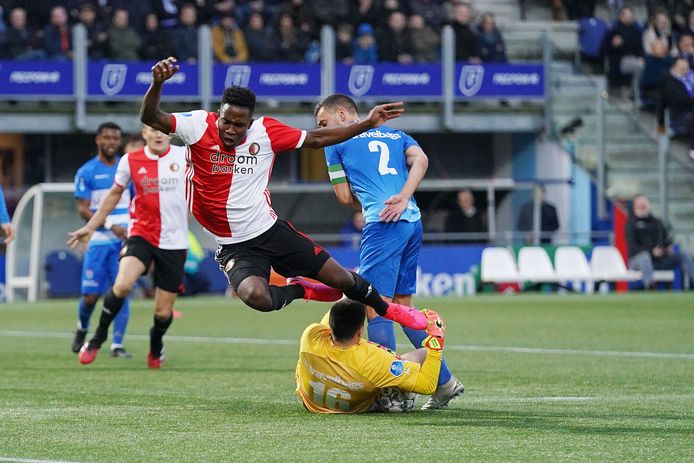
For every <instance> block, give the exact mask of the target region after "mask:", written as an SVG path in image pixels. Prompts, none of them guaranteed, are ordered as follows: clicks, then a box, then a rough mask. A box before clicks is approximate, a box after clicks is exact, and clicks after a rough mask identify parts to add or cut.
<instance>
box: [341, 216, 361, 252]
mask: <svg viewBox="0 0 694 463" xmlns="http://www.w3.org/2000/svg"><path fill="white" fill-rule="evenodd" d="M365 224H366V221H365V220H364V214H362V213H361V211H355V212H354V214H353V215H352V217H350V219H349V221H347V223H346V224H345V225H344V226H343V227H342V228H341V229H340V234H341V235H342V245H343V246H348V247H352V248H355V249H359V244H360V243H361V232H362V231H363V230H364V225H365Z"/></svg>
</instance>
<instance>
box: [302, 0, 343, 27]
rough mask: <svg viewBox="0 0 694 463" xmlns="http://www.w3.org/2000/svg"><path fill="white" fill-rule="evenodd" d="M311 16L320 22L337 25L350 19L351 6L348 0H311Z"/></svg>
mask: <svg viewBox="0 0 694 463" xmlns="http://www.w3.org/2000/svg"><path fill="white" fill-rule="evenodd" d="M309 4H310V6H311V16H312V17H313V18H314V20H315V21H316V22H318V23H319V24H330V25H332V26H335V25H337V24H339V23H341V22H343V21H347V20H348V19H349V13H350V8H349V4H350V2H348V1H347V0H311V1H310V2H309Z"/></svg>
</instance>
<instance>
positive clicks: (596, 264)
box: [590, 246, 641, 282]
mask: <svg viewBox="0 0 694 463" xmlns="http://www.w3.org/2000/svg"><path fill="white" fill-rule="evenodd" d="M590 268H591V270H592V272H593V277H594V278H595V280H596V281H608V282H612V281H636V280H639V279H641V272H636V271H634V270H627V266H626V265H625V264H624V259H622V255H621V254H620V253H619V250H618V249H617V248H615V247H614V246H596V247H595V248H593V255H592V256H591V258H590Z"/></svg>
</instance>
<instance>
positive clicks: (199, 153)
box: [171, 111, 306, 244]
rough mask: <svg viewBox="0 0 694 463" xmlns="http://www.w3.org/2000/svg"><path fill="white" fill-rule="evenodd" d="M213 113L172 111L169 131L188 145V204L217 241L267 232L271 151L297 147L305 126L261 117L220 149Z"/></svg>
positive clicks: (272, 218) (235, 240)
mask: <svg viewBox="0 0 694 463" xmlns="http://www.w3.org/2000/svg"><path fill="white" fill-rule="evenodd" d="M218 118H219V115H218V114H217V113H208V112H206V111H192V112H189V113H176V114H173V118H172V126H173V127H172V130H171V132H172V133H175V134H176V135H178V136H180V137H181V138H182V139H183V141H184V142H185V143H186V144H187V145H189V152H188V159H187V161H188V163H187V167H186V178H187V184H186V188H187V190H186V197H187V199H188V206H189V207H190V210H191V211H192V213H193V215H194V216H195V218H196V219H197V220H198V222H200V224H201V225H202V226H203V227H205V228H206V229H207V230H208V231H209V232H211V233H212V234H213V235H214V236H215V238H216V240H217V243H219V244H231V243H240V242H242V241H247V240H250V239H251V238H255V237H256V236H258V235H260V234H262V233H263V232H265V231H267V230H268V229H269V228H270V227H272V225H273V224H274V223H275V221H276V220H277V214H275V211H274V210H272V205H271V202H270V192H269V191H268V189H267V185H268V182H269V180H270V175H271V174H272V166H273V164H274V162H275V155H276V153H279V152H282V151H288V150H292V149H295V148H300V147H301V145H302V144H303V143H304V139H305V138H306V131H305V130H300V129H296V128H293V127H289V126H287V125H284V124H282V123H281V122H279V121H277V120H275V119H272V118H269V117H261V118H258V119H256V120H254V121H253V123H252V124H251V127H250V128H249V129H248V132H247V133H246V138H245V139H244V140H243V141H242V142H241V144H239V145H238V146H237V147H236V148H235V149H233V150H229V151H227V150H225V149H224V147H223V145H222V141H221V140H220V138H219V132H218V130H217V119H218Z"/></svg>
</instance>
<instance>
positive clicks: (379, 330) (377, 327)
mask: <svg viewBox="0 0 694 463" xmlns="http://www.w3.org/2000/svg"><path fill="white" fill-rule="evenodd" d="M368 330H369V341H371V342H375V343H376V344H380V345H382V346H384V347H387V348H388V349H390V350H392V351H395V328H393V322H392V321H390V320H387V319H385V318H383V317H376V318H372V319H371V320H369V324H368Z"/></svg>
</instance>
